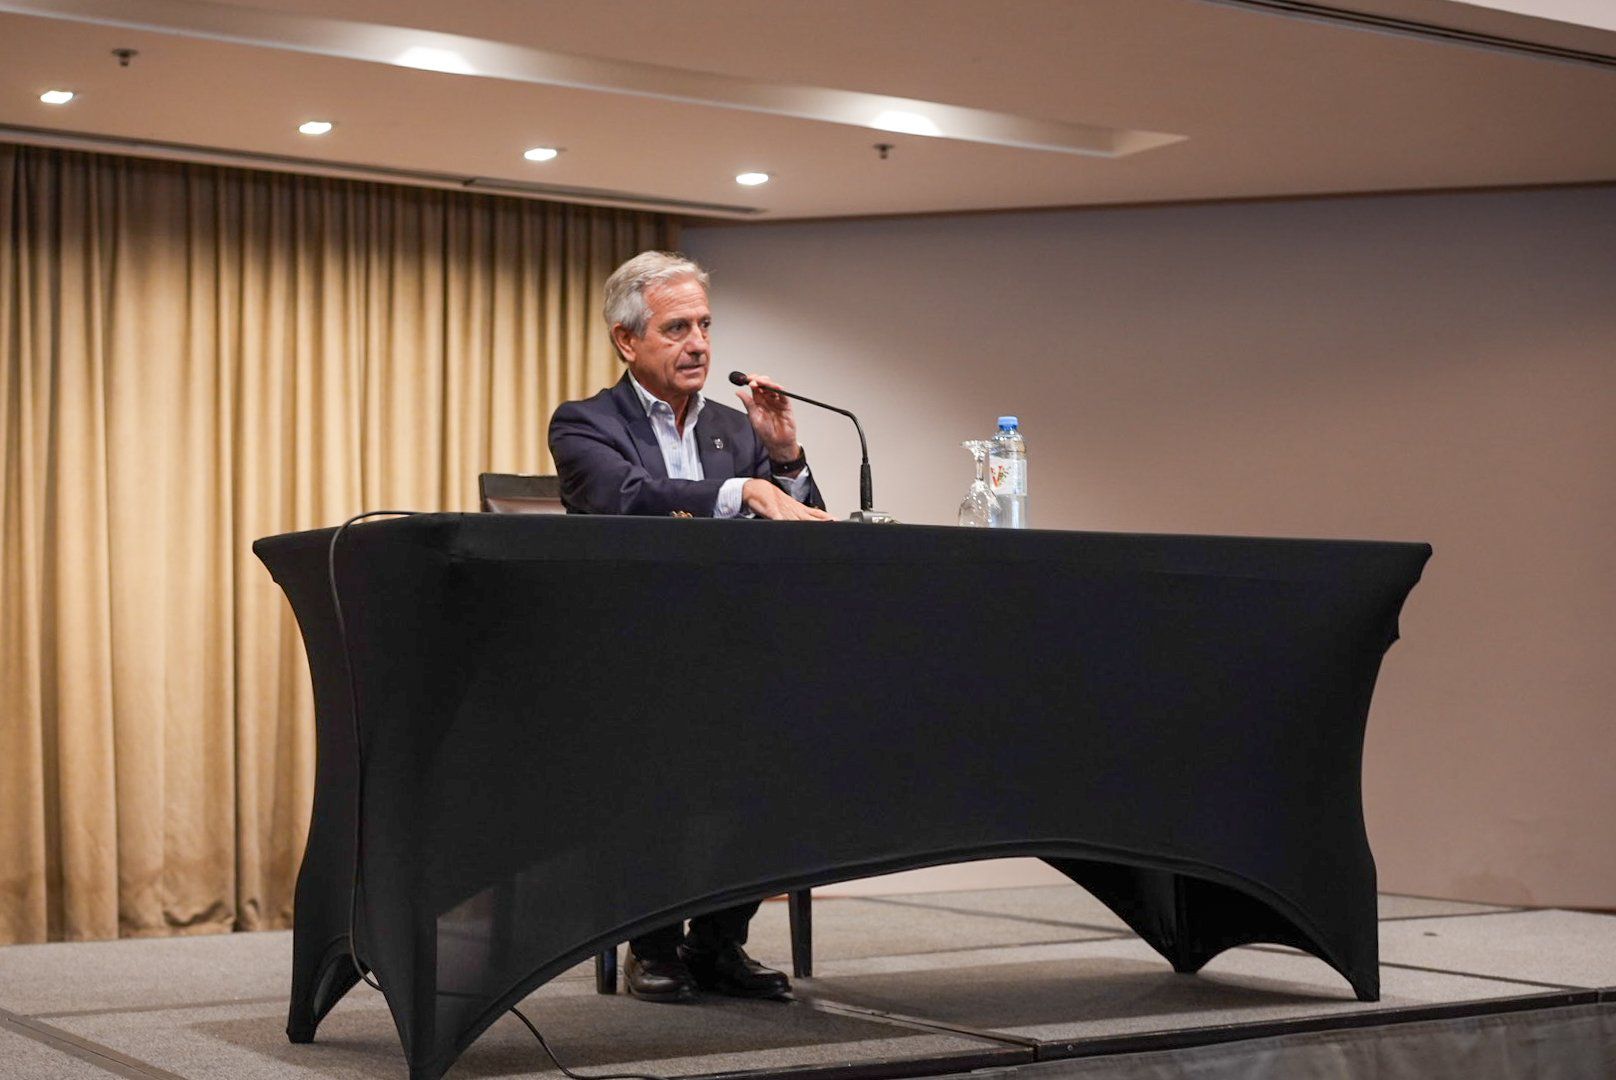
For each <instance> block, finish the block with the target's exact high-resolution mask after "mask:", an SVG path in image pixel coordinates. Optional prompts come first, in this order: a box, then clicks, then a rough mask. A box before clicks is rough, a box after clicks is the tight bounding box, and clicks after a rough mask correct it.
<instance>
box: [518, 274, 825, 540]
mask: <svg viewBox="0 0 1616 1080" xmlns="http://www.w3.org/2000/svg"><path fill="white" fill-rule="evenodd" d="M604 314H605V317H606V326H607V329H608V330H609V331H610V333H611V336H612V344H613V345H614V346H615V347H616V349H617V354H618V356H619V357H621V358H622V360H623V362H624V363H625V364H626V365H628V370H627V371H626V372H624V374H623V377H622V378H621V379H620V380H618V382H617V385H616V386H613V387H612V388H610V389H608V390H602V391H601V392H600V393H598V394H596V395H595V396H594V397H592V398H589V399H587V400H585V401H569V402H567V403H566V404H564V405H562V406H561V407H560V408H559V409H557V410H556V411H555V415H554V416H553V417H551V419H550V453H551V454H552V456H554V458H555V462H556V472H557V473H559V474H560V476H561V499H562V502H564V503H565V504H566V506H567V510H568V511H569V512H571V513H575V514H657V515H662V514H675V515H680V516H691V517H741V516H755V517H764V518H786V519H798V520H807V519H815V520H826V521H828V520H830V515H829V514H827V513H825V509H824V507H825V503H824V500H823V499H822V498H820V495H819V489H818V487H817V486H816V485H815V484H814V480H813V477H812V476H811V475H810V474H809V471H808V459H807V457H806V456H805V455H804V454H803V451H802V447H801V446H800V445H799V444H798V443H797V423H796V419H795V418H794V417H793V415H792V412H791V401H790V399H789V398H786V397H784V396H783V395H780V394H777V393H774V392H773V390H772V389H771V388H772V387H773V386H774V384H773V383H772V382H771V381H770V380H769V378H768V377H767V376H765V375H757V374H750V375H748V376H747V378H748V385H747V388H746V389H744V390H741V391H739V392H738V393H737V395H736V396H737V397H739V398H740V399H741V403H742V404H743V405H744V406H745V407H746V411H745V412H744V413H742V412H741V411H739V410H737V409H732V408H729V407H727V406H724V405H720V404H719V403H717V402H715V401H709V400H708V399H707V398H705V397H704V396H703V395H702V393H701V389H702V387H703V386H704V385H706V382H707V374H708V368H709V367H710V365H711V361H712V352H711V341H710V338H709V334H710V331H711V328H712V315H711V313H710V312H709V311H708V308H707V273H706V271H704V270H703V269H702V268H701V267H699V266H697V265H696V264H695V263H693V262H691V261H690V260H689V259H686V258H684V257H682V256H680V255H676V254H671V253H669V252H664V251H645V252H641V253H640V254H639V255H636V256H634V258H632V259H630V260H628V262H626V263H624V264H623V265H622V266H620V267H618V268H617V270H616V271H615V272H614V273H613V274H612V276H611V277H610V278H609V279H607V282H606V303H605V312H604Z"/></svg>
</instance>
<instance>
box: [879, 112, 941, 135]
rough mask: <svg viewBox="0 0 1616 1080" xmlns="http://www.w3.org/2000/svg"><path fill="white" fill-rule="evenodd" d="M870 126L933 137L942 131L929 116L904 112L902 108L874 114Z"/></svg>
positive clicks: (905, 133) (904, 133)
mask: <svg viewBox="0 0 1616 1080" xmlns="http://www.w3.org/2000/svg"><path fill="white" fill-rule="evenodd" d="M870 126H871V127H873V128H878V129H880V130H881V131H896V132H899V133H900V134H903V135H930V136H932V137H933V138H935V137H936V136H938V135H941V134H942V133H943V130H942V129H941V128H939V127H938V126H937V121H935V120H933V119H932V118H931V117H929V116H922V115H920V114H919V113H917V112H905V111H904V110H902V109H887V110H886V111H885V112H880V113H877V114H876V117H875V119H874V120H871V121H870Z"/></svg>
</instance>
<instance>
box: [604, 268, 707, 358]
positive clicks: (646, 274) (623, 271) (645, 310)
mask: <svg viewBox="0 0 1616 1080" xmlns="http://www.w3.org/2000/svg"><path fill="white" fill-rule="evenodd" d="M685 278H694V279H695V280H696V281H697V282H698V283H699V284H700V285H701V287H702V288H703V289H705V288H707V271H705V270H703V269H702V268H701V267H699V266H697V265H696V264H695V263H693V262H691V261H690V260H689V259H687V258H685V257H684V256H683V255H680V254H679V253H678V252H676V251H642V252H640V253H639V254H638V255H636V256H634V257H633V258H632V259H630V260H629V261H628V262H626V263H624V264H623V265H622V266H619V267H618V268H617V269H616V270H614V271H612V276H611V277H609V278H607V279H606V303H605V305H604V308H603V310H602V314H603V315H605V317H606V331H607V333H611V332H612V328H613V327H615V326H617V325H618V324H622V326H623V328H624V329H626V330H627V331H628V332H629V333H631V334H633V335H634V336H635V337H644V336H645V326H646V323H648V322H650V321H651V306H650V305H649V304H647V303H646V302H645V290H647V289H649V288H652V287H654V286H657V285H666V284H667V283H668V282H670V281H682V280H684V279H685ZM616 344H617V342H616V339H615V337H614V338H613V341H612V345H613V347H614V348H615V347H616Z"/></svg>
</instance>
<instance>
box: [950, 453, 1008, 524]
mask: <svg viewBox="0 0 1616 1080" xmlns="http://www.w3.org/2000/svg"><path fill="white" fill-rule="evenodd" d="M960 445H961V446H963V447H965V449H967V450H969V451H970V452H971V456H972V457H973V458H974V459H976V479H975V480H972V481H971V490H969V491H967V492H966V493H965V498H964V499H963V500H961V501H960V506H959V523H960V524H961V525H969V526H971V527H973V528H978V529H986V528H993V527H995V526H997V525H998V524H999V497H998V496H997V495H995V494H993V489H992V488H991V487H989V486H988V451H989V450H990V449H991V448H992V447H993V444H992V443H990V442H987V441H985V440H972V441H970V442H964V443H961V444H960Z"/></svg>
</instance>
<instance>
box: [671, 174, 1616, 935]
mask: <svg viewBox="0 0 1616 1080" xmlns="http://www.w3.org/2000/svg"><path fill="white" fill-rule="evenodd" d="M685 249H686V250H687V251H688V252H689V253H691V254H692V255H694V256H695V257H696V258H698V259H700V260H701V261H702V262H704V263H705V264H706V265H707V266H708V267H709V268H710V269H711V270H712V272H713V281H714V286H713V302H714V308H715V317H716V320H717V325H716V333H717V337H716V342H717V346H716V350H715V359H716V364H715V367H716V369H717V370H719V371H721V372H727V371H728V370H729V369H730V368H732V367H739V368H743V369H746V370H754V371H762V372H766V373H769V374H772V375H773V376H775V377H776V378H778V379H780V380H781V382H782V384H783V385H785V386H787V387H788V388H797V389H800V390H801V391H802V392H804V393H808V394H810V395H813V396H816V397H820V398H822V399H824V400H828V401H832V402H837V403H843V404H846V405H848V406H850V407H852V408H854V409H855V410H856V411H858V412H859V413H860V416H861V418H862V419H863V420H864V422H865V425H866V428H867V430H868V431H869V434H870V440H871V446H870V452H871V456H872V460H873V462H874V465H875V481H876V505H877V507H878V508H881V509H885V510H888V511H889V512H892V513H895V514H896V515H897V516H898V517H899V518H901V519H902V520H905V521H911V522H932V523H941V522H950V521H952V519H953V515H954V510H955V507H956V505H957V503H958V501H959V499H960V497H961V496H962V495H963V493H964V491H965V488H966V485H967V483H968V481H969V476H970V465H969V457H968V455H967V454H966V453H965V451H964V450H962V449H960V448H959V446H958V442H959V441H960V440H961V439H965V438H973V437H985V436H986V434H987V433H988V432H989V431H990V430H991V427H992V423H993V418H994V417H995V416H996V415H998V414H999V413H1001V412H1013V413H1017V414H1019V415H1020V417H1021V420H1022V424H1023V429H1024V431H1025V432H1026V434H1027V438H1028V441H1029V449H1030V456H1031V483H1032V514H1033V520H1034V524H1036V525H1038V526H1042V527H1051V528H1063V529H1099V530H1121V531H1145V532H1186V533H1225V534H1246V535H1268V536H1312V537H1363V538H1384V539H1404V540H1425V541H1429V542H1430V543H1432V544H1433V545H1434V546H1435V549H1436V555H1435V557H1434V559H1433V560H1432V562H1431V564H1430V566H1429V568H1428V570H1427V573H1426V576H1425V580H1424V581H1423V582H1422V584H1421V585H1420V586H1419V587H1418V588H1417V589H1416V590H1415V592H1414V594H1413V596H1412V598H1411V600H1410V602H1409V605H1408V607H1407V608H1406V609H1405V611H1404V618H1403V623H1402V629H1403V640H1402V641H1401V642H1399V643H1398V644H1397V645H1396V646H1395V647H1394V648H1393V650H1392V652H1391V654H1390V655H1389V657H1388V660H1387V663H1386V665H1385V667H1384V669H1383V672H1382V676H1381V681H1380V685H1379V690H1378V693H1377V697H1376V700H1375V705H1374V709H1373V712H1372V714H1371V718H1370V730H1369V739H1368V747H1367V755H1366V761H1365V779H1364V786H1365V800H1366V804H1367V813H1368V818H1369V828H1370V838H1371V841H1372V842H1373V844H1374V848H1375V852H1376V855H1377V858H1378V861H1379V866H1380V870H1381V883H1382V886H1383V888H1386V889H1389V890H1392V891H1401V892H1408V893H1414V894H1420V895H1427V896H1440V897H1453V898H1462V899H1470V900H1485V901H1495V902H1506V903H1521V904H1555V905H1579V906H1602V907H1616V828H1612V820H1613V817H1616V716H1613V706H1612V703H1613V702H1616V565H1613V564H1616V558H1613V556H1616V542H1613V538H1616V477H1613V468H1612V467H1613V465H1616V419H1613V418H1616V187H1604V188H1593V189H1563V190H1558V191H1550V192H1529V193H1486V194H1467V195H1432V196H1404V197H1385V198H1356V199H1336V200H1318V201H1308V202H1286V203H1266V204H1227V205H1208V206H1187V207H1159V208H1145V209H1118V210H1093V211H1076V212H1050V213H1028V214H1016V215H995V216H975V217H971V216H963V217H936V218H916V219H908V220H886V221H865V222H840V223H801V224H780V225H755V226H711V227H698V228H691V229H688V230H687V232H686V234H685ZM710 389H711V390H712V391H713V392H714V393H716V394H720V395H723V396H725V397H726V398H727V396H728V393H729V391H730V389H731V388H729V387H728V386H721V385H720V383H719V380H716V379H715V380H714V384H713V385H712V386H711V387H710ZM801 426H802V429H803V441H804V443H805V445H806V446H807V447H808V449H809V453H810V460H811V462H812V464H813V466H814V468H815V470H816V472H817V473H818V475H819V477H820V483H821V485H822V486H823V487H824V488H825V489H826V492H827V496H828V498H829V499H830V500H831V509H832V510H833V511H837V512H839V513H842V514H845V513H846V512H847V511H849V510H850V509H853V508H854V507H855V506H856V500H857V480H856V476H857V473H856V461H857V455H856V449H857V442H856V439H855V438H854V435H853V432H852V430H851V428H850V426H849V425H848V424H847V422H846V421H845V420H843V419H841V418H839V417H835V416H830V415H826V414H820V415H812V416H810V415H806V414H804V415H803V416H802V418H801ZM979 874H980V875H981V876H979V877H978V878H975V879H971V882H975V883H1011V882H1020V881H1023V880H1036V879H1038V875H1037V872H1036V871H1035V870H1032V869H1029V867H1028V865H1027V864H1025V863H1016V864H1010V865H1008V866H1006V865H1003V864H998V865H996V866H995V867H994V868H990V869H987V870H986V871H979ZM941 880H942V879H939V881H941ZM962 880H963V879H961V878H959V876H958V872H955V874H954V876H952V877H950V878H948V881H949V882H951V883H953V884H954V885H955V886H957V885H958V884H959V883H960V882H961V881H962ZM1046 880H1047V879H1046ZM923 881H924V879H923ZM923 881H922V884H923ZM967 883H970V882H967Z"/></svg>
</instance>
